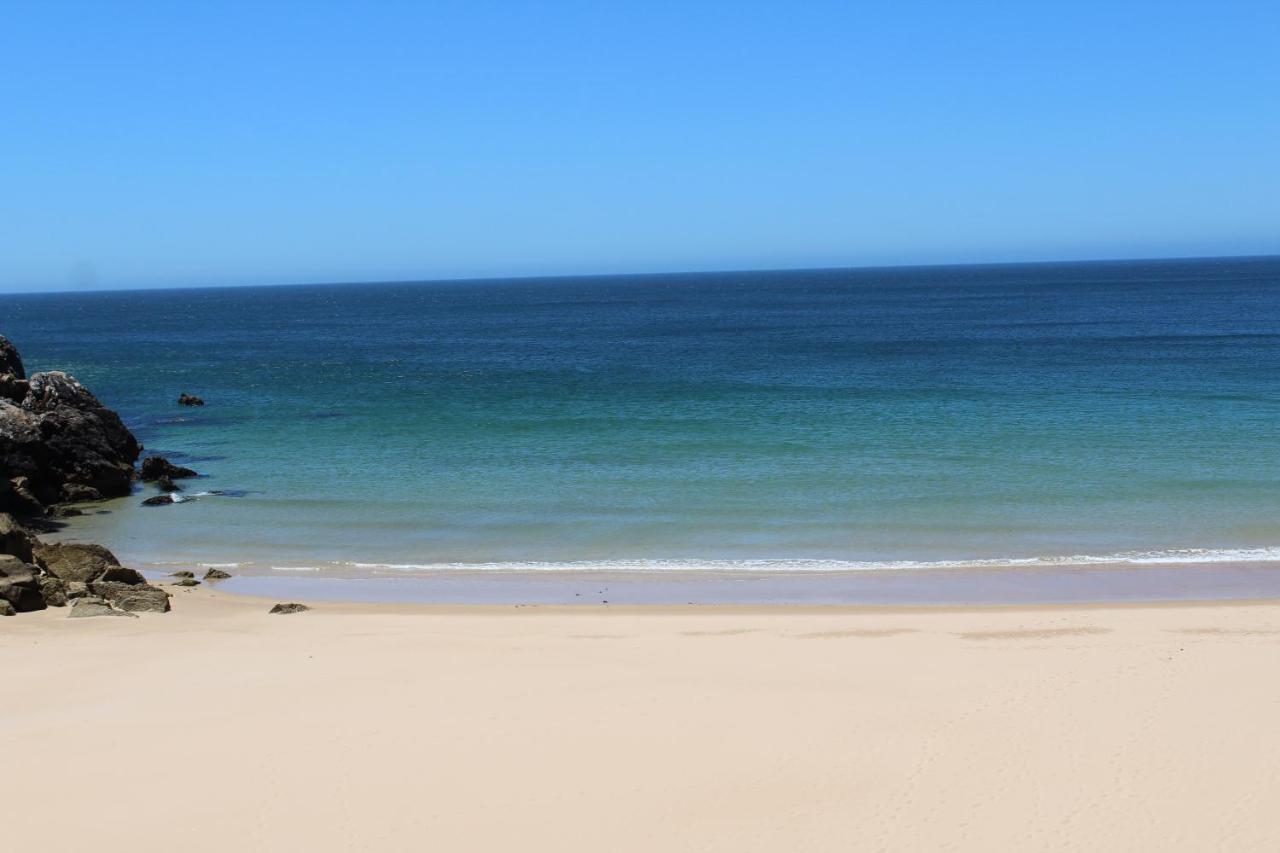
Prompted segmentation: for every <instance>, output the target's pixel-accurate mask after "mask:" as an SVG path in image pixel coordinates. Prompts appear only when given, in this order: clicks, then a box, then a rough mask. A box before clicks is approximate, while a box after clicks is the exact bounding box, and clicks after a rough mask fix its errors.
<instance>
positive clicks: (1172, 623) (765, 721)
mask: <svg viewBox="0 0 1280 853" xmlns="http://www.w3.org/2000/svg"><path fill="white" fill-rule="evenodd" d="M172 591H173V592H174V602H173V610H172V612H170V613H168V614H164V615H159V614H142V615H141V617H140V618H137V619H87V620H83V619H76V620H63V619H61V618H59V617H60V614H59V613H58V612H56V611H53V610H50V611H43V612H39V613H32V614H27V616H26V617H25V618H24V619H21V620H8V621H6V622H5V623H4V625H3V629H4V630H0V672H3V673H4V674H5V675H4V678H5V687H6V694H5V695H6V697H7V698H6V701H5V702H4V703H0V729H2V730H3V731H5V732H6V735H7V738H6V741H7V744H8V746H7V747H6V760H7V762H8V763H7V765H6V766H10V767H12V768H14V772H15V774H16V776H15V778H20V779H22V780H23V784H22V791H21V793H20V794H19V799H18V801H17V802H16V803H15V808H14V809H13V810H12V811H13V814H12V815H11V820H10V821H9V824H8V825H7V827H6V836H5V837H6V840H8V841H10V842H11V843H12V844H14V845H16V846H18V847H21V848H24V849H39V850H43V851H51V853H61V851H67V853H70V851H73V850H79V849H84V848H85V847H86V846H87V845H90V844H91V845H92V846H93V847H94V849H97V850H103V851H106V853H114V851H122V852H123V851H125V850H134V851H143V853H150V851H157V853H158V851H162V850H172V849H174V848H175V847H177V848H181V849H183V850H190V851H194V853H205V851H209V853H212V851H221V850H229V849H236V850H246V851H272V850H280V849H296V848H300V847H303V848H306V849H309V850H317V851H322V853H327V851H339V850H348V849H377V850H410V849H420V848H421V847H422V845H423V844H428V845H429V846H440V847H443V848H446V849H486V850H498V849H521V850H532V851H543V850H545V851H572V853H576V851H584V853H585V851H598V850H615V851H621V853H633V851H634V853H640V851H646V853H647V851H651V850H670V851H677V853H683V851H694V850H698V851H725V853H729V851H733V853H741V851H761V853H764V851H770V853H772V851H777V850H790V849H805V850H815V851H828V850H830V851H836V850H847V849H849V846H850V844H851V843H853V844H854V846H857V847H866V848H867V849H894V850H904V849H912V850H936V849H949V850H958V851H966V853H967V851H986V850H993V849H1058V848H1062V849H1080V850H1086V849H1128V850H1144V849H1146V850H1151V849H1159V850H1170V851H1201V850H1206V849H1215V848H1217V847H1220V846H1221V843H1222V839H1224V838H1230V839H1231V847H1232V849H1236V850H1273V849H1276V848H1277V846H1280V819H1278V818H1277V817H1276V815H1275V812H1274V809H1272V808H1271V807H1270V806H1271V804H1270V801H1269V799H1268V797H1267V792H1268V791H1270V790H1271V787H1272V786H1271V779H1272V776H1273V775H1274V772H1273V771H1274V768H1275V766H1277V764H1280V735H1277V734H1276V733H1275V728H1274V726H1273V725H1272V718H1273V716H1274V713H1273V710H1274V708H1275V707H1277V706H1278V705H1280V683H1277V682H1276V680H1275V679H1274V678H1272V677H1271V673H1273V672H1274V670H1275V666H1276V663H1277V661H1280V601H1266V602H1243V601H1233V602H1198V603H1194V604H1188V603H1177V604H1173V603H1163V604H1150V603H1148V604H1110V605H1084V606H1080V605H1073V606H1061V605H1059V606H1052V605H1050V606H1044V605H1042V606H1033V607H1025V606H1022V607H1000V608H992V607H973V608H964V607H913V608H902V607H896V608H891V607H875V608H869V607H840V606H835V607H785V606H756V607H741V606H701V607H700V606H693V607H690V606H687V605H681V606H625V607H608V608H602V607H564V606H534V607H511V606H504V607H500V606H494V605H410V604H325V603H316V606H315V609H313V610H311V611H310V612H306V613H300V614H296V615H288V616H278V615H269V614H268V612H267V611H268V608H269V606H270V604H271V603H272V600H271V599H260V598H253V597H247V596H241V595H234V594H231V593H229V592H224V591H220V590H219V589H217V588H216V587H212V586H202V587H197V588H194V589H189V590H188V589H181V588H178V589H173V590H172ZM51 673H56V674H57V676H56V677H51ZM104 791H136V792H139V793H142V794H143V795H146V796H147V797H148V803H147V804H146V805H145V806H144V807H141V809H140V808H139V807H138V806H136V805H134V804H127V803H125V802H124V801H123V800H122V799H121V798H120V797H116V796H110V795H107V796H104V795H103V792H104ZM157 795H158V796H157ZM67 802H75V803H76V806H75V807H74V808H73V809H71V810H70V811H68V810H67V808H66V803H67ZM17 806H20V807H17ZM495 815H500V816H501V820H495V819H494V816H495ZM143 827H145V829H143Z"/></svg>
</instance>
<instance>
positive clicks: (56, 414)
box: [0, 371, 141, 504]
mask: <svg viewBox="0 0 1280 853" xmlns="http://www.w3.org/2000/svg"><path fill="white" fill-rule="evenodd" d="M30 386H31V388H30V391H29V392H28V393H27V396H26V397H25V398H24V399H23V401H22V410H23V411H24V412H26V413H27V414H28V415H29V416H30V417H31V418H32V419H33V421H34V424H35V426H36V428H37V429H38V432H39V441H38V444H37V445H36V446H30V445H26V446H21V447H16V448H14V449H15V450H17V451H20V452H21V453H22V454H23V455H25V457H26V459H27V464H26V468H19V469H17V470H18V473H21V474H25V475H26V476H28V477H30V478H31V481H32V482H31V486H32V491H33V492H34V493H35V495H36V497H38V498H41V499H42V501H43V502H44V503H46V504H47V503H54V502H56V498H57V494H58V491H59V490H60V488H61V487H62V485H63V484H65V483H75V484H79V485H83V486H89V487H91V488H93V489H96V490H97V491H98V492H99V493H100V494H102V495H105V496H119V495H127V494H129V491H130V488H131V484H132V482H133V477H134V471H133V463H134V462H135V461H137V459H138V454H139V452H140V451H141V448H140V447H139V445H138V441H137V439H135V438H134V437H133V434H132V433H131V432H129V430H128V429H126V428H125V425H124V424H123V423H122V422H121V420H120V417H119V416H118V415H117V414H116V413H115V412H113V411H111V410H110V409H108V408H106V407H105V406H103V405H102V404H101V403H99V402H98V399H97V398H96V397H94V396H93V395H92V394H91V393H89V391H88V389H86V388H85V387H84V386H83V385H81V384H80V383H79V382H77V381H76V380H75V379H73V378H72V377H70V376H68V375H67V374H65V373H61V372H58V371H51V372H49V373H37V374H35V375H34V376H32V377H31V379H30ZM3 414H4V413H3V412H0V416H2V415H3ZM0 419H2V418H0ZM21 426H22V425H19V427H21ZM3 432H4V431H3V429H0V453H3V451H4V449H5V448H4V445H5V444H6V442H5V439H4V437H3ZM5 455H8V454H5ZM46 495H52V496H53V499H52V500H45V496H46Z"/></svg>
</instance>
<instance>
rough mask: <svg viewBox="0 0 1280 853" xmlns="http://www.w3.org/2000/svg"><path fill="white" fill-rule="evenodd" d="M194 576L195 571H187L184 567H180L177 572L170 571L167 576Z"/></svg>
mask: <svg viewBox="0 0 1280 853" xmlns="http://www.w3.org/2000/svg"><path fill="white" fill-rule="evenodd" d="M195 576H196V574H195V572H189V571H187V570H186V569H182V570H181V571H177V572H170V573H169V577H171V578H193V577H195Z"/></svg>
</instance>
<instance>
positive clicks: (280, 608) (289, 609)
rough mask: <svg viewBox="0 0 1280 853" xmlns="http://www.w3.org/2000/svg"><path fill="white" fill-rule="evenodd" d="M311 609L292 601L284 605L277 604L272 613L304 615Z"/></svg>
mask: <svg viewBox="0 0 1280 853" xmlns="http://www.w3.org/2000/svg"><path fill="white" fill-rule="evenodd" d="M310 609H311V608H310V607H308V606H307V605H305V604H298V603H297V602H293V601H290V602H288V603H284V604H277V605H276V606H275V607H272V608H271V611H270V612H272V613H282V614H286V615H287V614H289V613H303V612H305V611H307V610H310Z"/></svg>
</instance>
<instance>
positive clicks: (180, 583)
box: [173, 578, 200, 586]
mask: <svg viewBox="0 0 1280 853" xmlns="http://www.w3.org/2000/svg"><path fill="white" fill-rule="evenodd" d="M173 585H174V586H200V581H198V580H196V579H195V578H183V579H182V580H178V581H174V582H173Z"/></svg>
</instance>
